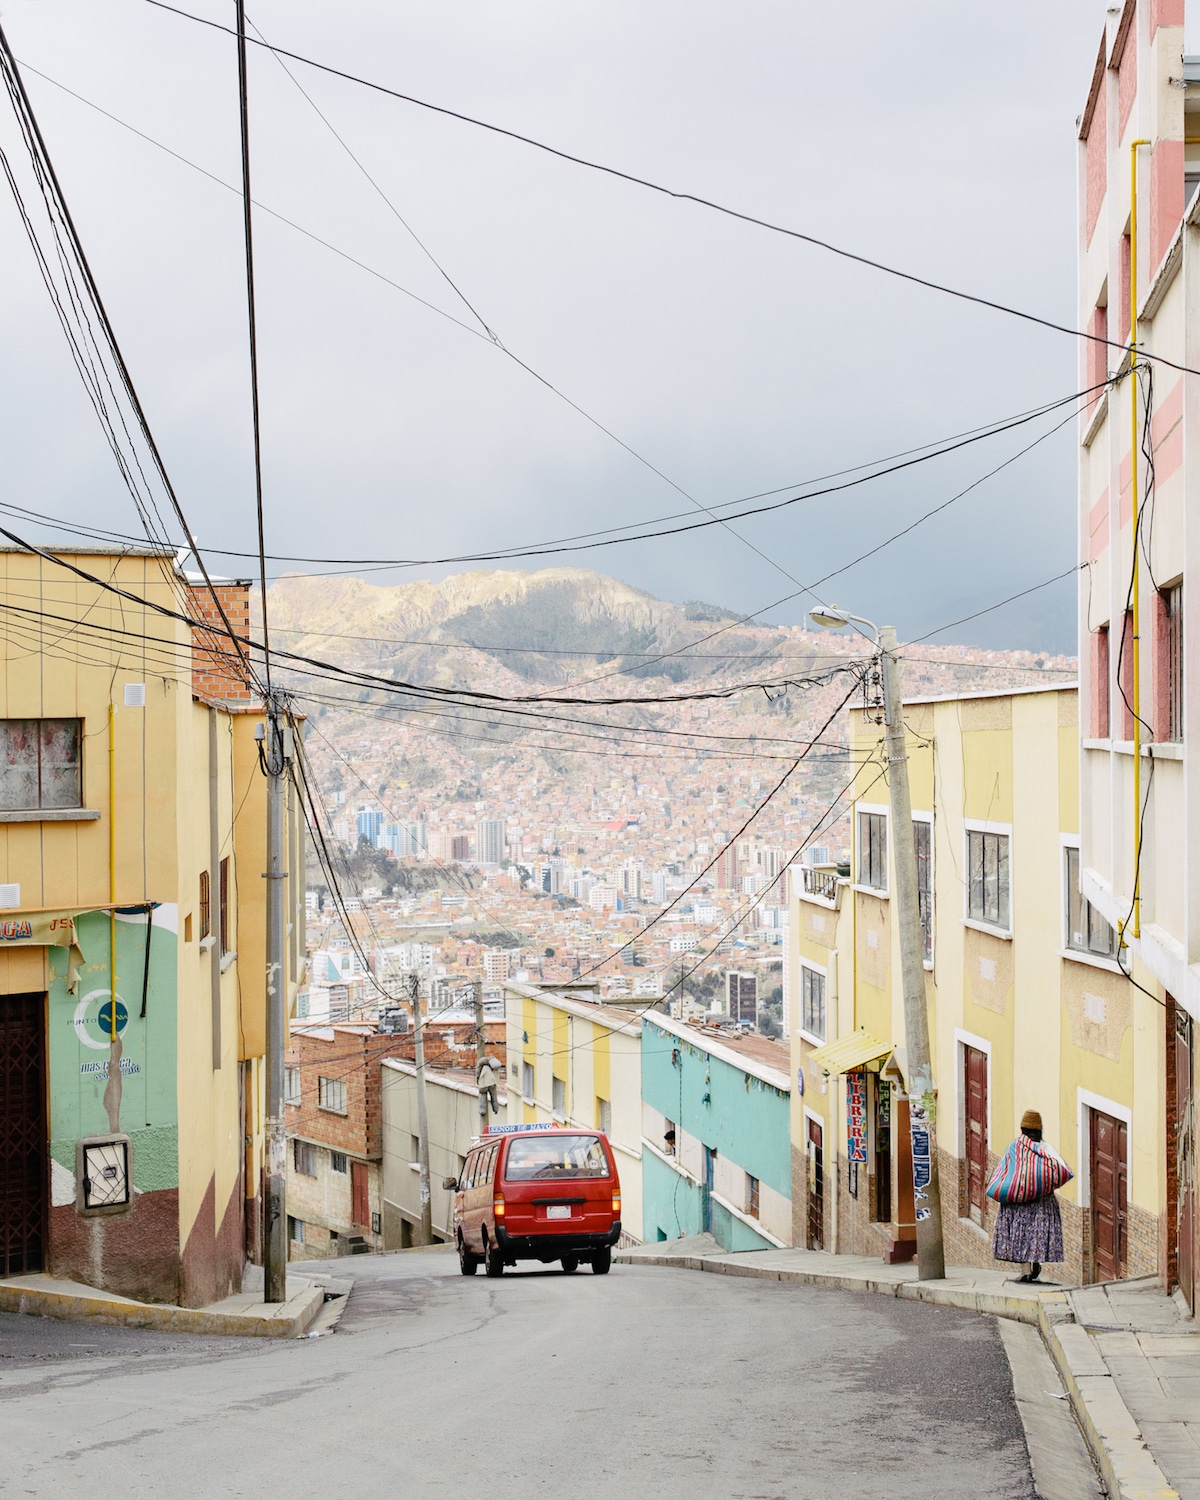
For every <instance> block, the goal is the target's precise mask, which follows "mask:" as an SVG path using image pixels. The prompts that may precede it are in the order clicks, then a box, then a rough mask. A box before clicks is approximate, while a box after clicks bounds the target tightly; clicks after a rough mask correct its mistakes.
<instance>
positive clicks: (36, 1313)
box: [0, 1282, 325, 1339]
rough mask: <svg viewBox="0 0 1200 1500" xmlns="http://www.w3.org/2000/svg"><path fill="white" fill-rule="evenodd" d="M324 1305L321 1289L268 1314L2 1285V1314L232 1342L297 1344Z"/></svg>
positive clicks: (306, 1292) (307, 1291) (308, 1291)
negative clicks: (202, 1335) (230, 1339)
mask: <svg viewBox="0 0 1200 1500" xmlns="http://www.w3.org/2000/svg"><path fill="white" fill-rule="evenodd" d="M324 1303H325V1291H324V1288H323V1287H320V1286H307V1287H305V1288H304V1290H303V1291H302V1292H300V1293H299V1294H298V1295H297V1296H295V1297H292V1298H291V1299H290V1300H289V1301H287V1302H282V1303H279V1304H277V1306H278V1311H276V1312H272V1313H267V1312H263V1313H235V1312H213V1311H210V1310H209V1309H207V1308H203V1307H175V1306H172V1305H170V1304H158V1303H151V1302H133V1301H131V1300H130V1299H128V1298H125V1297H106V1296H104V1295H103V1294H97V1295H96V1296H94V1297H81V1296H76V1295H73V1294H72V1293H70V1292H53V1291H48V1290H43V1289H42V1288H41V1287H21V1286H5V1284H4V1283H3V1282H0V1312H10V1313H24V1314H25V1315H26V1316H29V1317H35V1318H62V1319H65V1320H68V1321H73V1322H80V1323H101V1324H106V1325H108V1326H112V1327H125V1328H154V1329H157V1330H159V1331H160V1332H163V1333H208V1334H222V1335H225V1336H227V1337H236V1338H276V1339H288V1338H299V1336H300V1335H301V1334H302V1333H304V1332H305V1330H306V1329H307V1328H308V1326H309V1324H310V1323H311V1322H312V1321H313V1319H314V1318H315V1317H316V1316H317V1314H318V1312H320V1310H321V1308H322V1307H323V1306H324Z"/></svg>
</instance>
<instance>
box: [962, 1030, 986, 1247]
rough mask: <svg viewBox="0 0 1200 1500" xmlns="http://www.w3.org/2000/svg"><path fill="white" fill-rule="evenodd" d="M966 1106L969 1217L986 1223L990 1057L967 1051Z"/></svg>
mask: <svg viewBox="0 0 1200 1500" xmlns="http://www.w3.org/2000/svg"><path fill="white" fill-rule="evenodd" d="M963 1104H964V1114H965V1115H966V1132H965V1134H966V1142H965V1145H966V1157H967V1214H968V1216H969V1218H970V1219H971V1220H972V1222H973V1223H975V1224H982V1223H983V1208H984V1200H985V1189H986V1188H987V1154H988V1139H987V1054H986V1053H985V1052H981V1051H980V1050H979V1048H978V1047H964V1048H963Z"/></svg>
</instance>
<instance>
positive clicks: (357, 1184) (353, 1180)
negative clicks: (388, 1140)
mask: <svg viewBox="0 0 1200 1500" xmlns="http://www.w3.org/2000/svg"><path fill="white" fill-rule="evenodd" d="M350 1198H351V1203H352V1205H353V1207H352V1213H353V1216H354V1222H355V1224H362V1225H364V1226H369V1225H370V1223H371V1200H370V1198H369V1196H368V1194H367V1164H366V1162H362V1161H352V1162H351V1163H350Z"/></svg>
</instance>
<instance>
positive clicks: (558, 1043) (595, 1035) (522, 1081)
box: [504, 979, 646, 1244]
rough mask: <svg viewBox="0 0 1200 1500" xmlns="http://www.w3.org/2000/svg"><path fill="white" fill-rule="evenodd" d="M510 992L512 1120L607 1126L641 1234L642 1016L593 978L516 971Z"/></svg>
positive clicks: (631, 1227) (630, 1217)
mask: <svg viewBox="0 0 1200 1500" xmlns="http://www.w3.org/2000/svg"><path fill="white" fill-rule="evenodd" d="M504 994H505V1014H506V1019H507V1023H508V1038H507V1055H508V1122H509V1124H510V1125H529V1124H535V1123H551V1122H554V1123H558V1124H563V1125H580V1126H584V1127H586V1128H587V1129H589V1130H592V1129H599V1130H603V1131H604V1133H605V1135H607V1136H608V1139H609V1142H610V1144H611V1145H612V1148H613V1151H614V1152H615V1154H616V1158H617V1171H618V1172H619V1173H620V1177H621V1223H622V1226H623V1229H622V1241H621V1242H622V1243H623V1244H624V1243H627V1242H629V1241H633V1242H634V1243H638V1242H640V1240H641V1238H642V1021H641V1017H640V1016H639V1015H638V1014H636V1012H629V1011H623V1010H619V1009H617V1008H616V1007H614V1006H609V1005H601V1004H600V999H599V990H598V988H594V987H592V986H588V985H570V984H565V985H554V986H550V985H546V986H544V987H543V986H541V985H536V984H526V983H524V982H523V981H520V980H515V979H510V980H509V981H508V982H507V983H506V984H505V986H504ZM641 1003H642V1005H643V1006H644V1005H645V1004H646V1002H645V1001H643V1002H641Z"/></svg>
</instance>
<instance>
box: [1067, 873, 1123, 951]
mask: <svg viewBox="0 0 1200 1500" xmlns="http://www.w3.org/2000/svg"><path fill="white" fill-rule="evenodd" d="M1063 853H1064V854H1065V856H1066V861H1067V867H1066V887H1067V947H1068V948H1074V949H1075V950H1076V951H1077V952H1079V953H1094V954H1095V955H1096V956H1097V957H1099V958H1115V957H1116V952H1117V935H1116V933H1115V932H1114V931H1113V930H1112V928H1111V927H1110V926H1109V925H1108V923H1107V922H1106V921H1105V920H1104V918H1103V917H1102V916H1101V915H1100V913H1099V912H1098V911H1097V910H1096V908H1095V907H1094V906H1093V905H1092V903H1091V902H1090V901H1089V900H1088V899H1087V898H1086V897H1085V896H1084V895H1083V894H1082V893H1081V891H1080V889H1079V850H1078V849H1064V850H1063Z"/></svg>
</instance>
